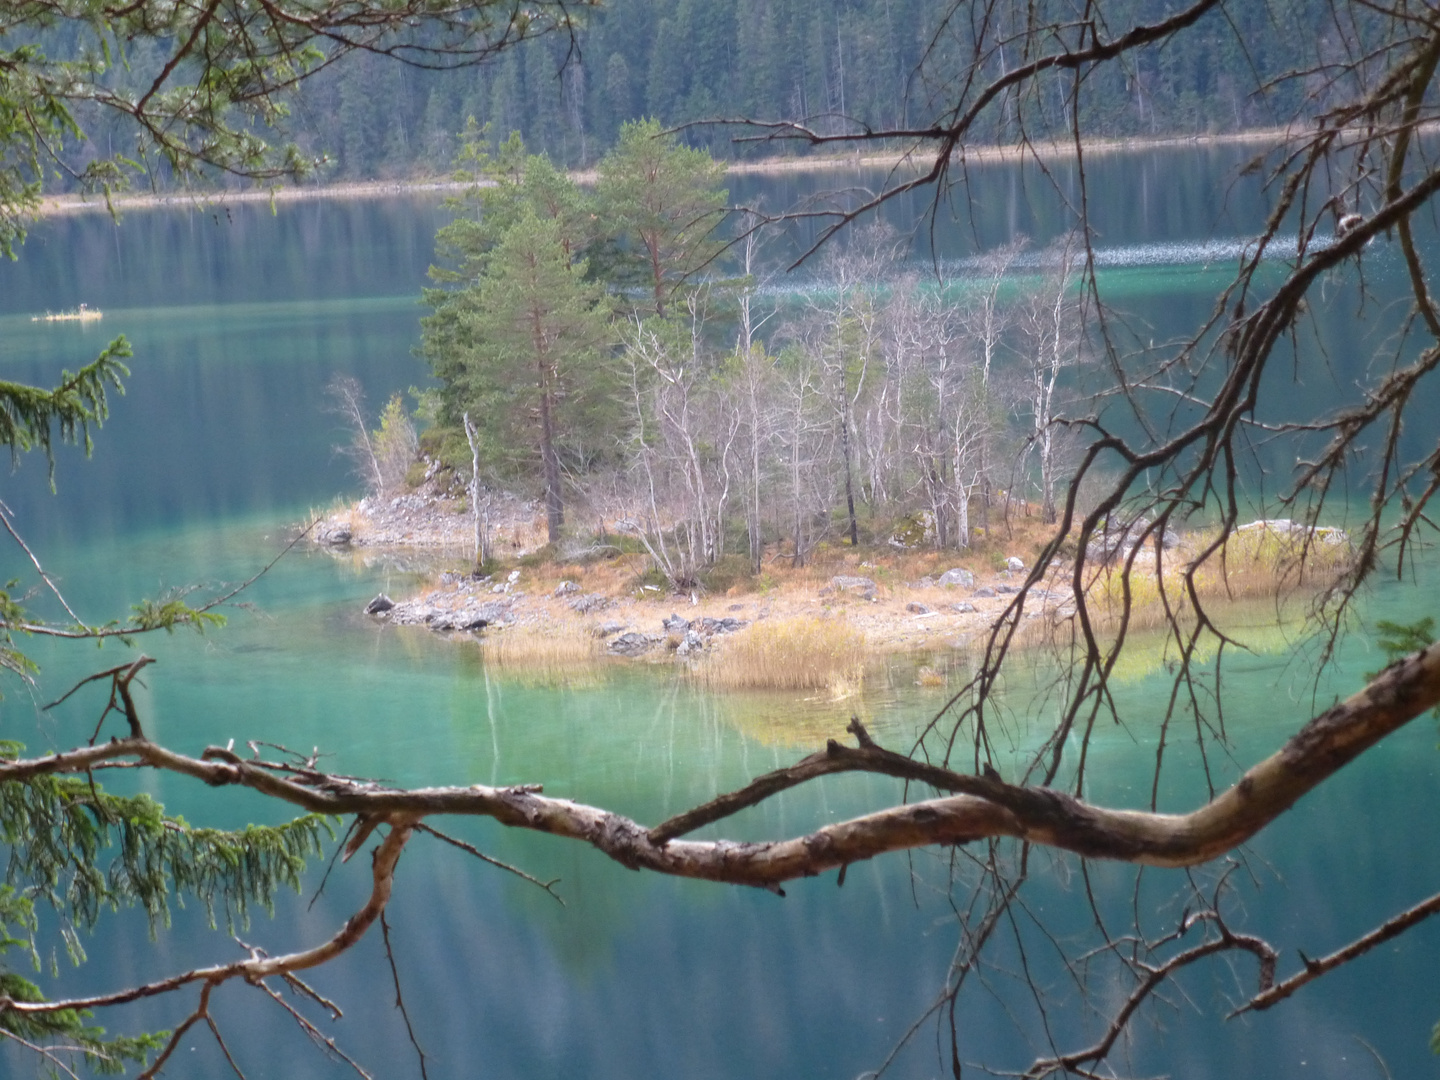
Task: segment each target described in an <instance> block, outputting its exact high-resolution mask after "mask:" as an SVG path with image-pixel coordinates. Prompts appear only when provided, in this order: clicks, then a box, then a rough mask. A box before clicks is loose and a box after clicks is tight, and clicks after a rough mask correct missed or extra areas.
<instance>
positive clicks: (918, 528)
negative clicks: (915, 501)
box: [889, 510, 935, 550]
mask: <svg viewBox="0 0 1440 1080" xmlns="http://www.w3.org/2000/svg"><path fill="white" fill-rule="evenodd" d="M933 543H935V515H934V514H933V513H932V512H931V511H929V510H921V511H920V512H919V513H918V514H911V515H910V516H909V517H905V518H901V519H900V521H899V522H897V523H896V525H895V532H894V533H892V534H891V536H890V540H889V544H890V546H891V547H893V548H900V549H902V550H904V549H906V548H917V547H925V546H928V545H930V544H933Z"/></svg>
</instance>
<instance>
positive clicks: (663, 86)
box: [40, 0, 1349, 180]
mask: <svg viewBox="0 0 1440 1080" xmlns="http://www.w3.org/2000/svg"><path fill="white" fill-rule="evenodd" d="M1173 6H1174V5H1172V4H1170V3H1168V2H1167V0H1129V2H1126V3H1121V4H1117V5H1115V6H1114V9H1113V10H1108V9H1107V14H1109V15H1110V16H1111V18H1112V20H1114V21H1115V22H1116V25H1124V24H1128V23H1130V22H1131V21H1132V20H1136V21H1141V22H1144V21H1153V20H1156V19H1159V18H1163V17H1164V16H1165V15H1167V14H1169V13H1170V8H1172V7H1173ZM1015 7H1016V10H1015V11H1014V12H1011V11H1010V9H1009V8H1008V7H1005V6H1004V5H969V4H935V3H931V2H929V0H608V2H606V3H605V5H604V7H603V9H600V10H595V11H581V12H580V13H579V14H578V15H577V19H578V20H579V21H580V29H578V30H577V32H576V34H575V37H574V39H573V41H572V40H570V39H569V38H568V37H567V36H566V35H563V34H557V35H551V36H547V37H543V38H539V39H536V40H532V41H528V42H525V43H524V44H523V45H521V46H519V47H516V48H513V49H508V50H506V51H504V52H503V53H502V54H501V55H499V56H498V57H496V58H494V59H493V60H492V61H490V62H487V63H485V64H482V65H479V66H477V67H474V68H469V69H466V70H463V71H460V72H453V71H450V72H447V71H431V70H425V69H423V68H417V67H407V66H404V65H401V64H394V63H388V62H386V58H385V57H383V56H380V55H376V54H373V53H367V54H357V55H356V56H355V57H354V58H353V61H352V62H347V63H346V64H343V65H337V66H336V67H334V68H331V69H327V70H325V71H323V72H321V73H320V74H318V75H316V76H314V77H313V78H311V79H309V80H306V81H305V82H304V83H303V84H302V87H301V90H300V93H299V95H298V98H297V99H296V100H295V101H294V102H293V103H292V115H291V117H290V119H289V121H288V128H289V131H290V133H291V134H292V135H293V136H294V138H295V139H296V141H297V142H298V144H299V145H300V147H301V149H302V150H304V151H305V152H306V153H307V154H310V155H314V156H317V157H318V156H320V155H325V157H326V162H325V164H324V165H323V166H322V167H321V168H320V169H319V170H318V174H317V177H318V178H319V179H322V180H325V179H329V180H359V179H368V178H394V177H408V176H423V175H436V174H442V173H445V172H447V171H448V170H449V168H450V165H451V159H452V156H453V154H454V152H455V150H456V148H457V144H458V133H459V132H460V131H461V130H462V129H463V128H464V126H465V121H466V119H467V118H468V117H472V116H473V117H475V118H476V120H478V121H479V122H480V123H481V124H482V125H483V124H485V123H487V122H488V123H490V124H491V125H492V129H493V130H494V131H495V132H496V133H497V134H498V135H500V136H501V137H503V136H504V134H506V133H508V132H510V131H519V132H520V133H521V134H522V135H523V137H524V140H525V144H526V145H527V146H528V147H530V148H531V149H532V150H533V151H538V152H543V153H545V154H547V155H549V156H550V158H551V159H552V160H554V161H555V162H556V163H558V164H561V165H564V166H568V167H573V166H581V165H590V164H593V163H594V162H595V161H597V160H599V158H600V157H601V156H603V154H604V153H605V151H606V150H607V149H608V148H609V147H611V146H612V145H613V144H614V141H615V137H616V133H617V132H618V131H619V129H620V125H621V124H622V123H624V122H625V121H626V120H631V119H636V118H639V117H645V116H649V117H655V118H657V119H659V120H660V121H661V122H662V123H663V124H665V125H667V126H669V125H679V124H684V123H687V122H690V121H696V120H703V119H709V118H715V117H747V118H752V119H778V118H785V119H792V120H805V121H806V122H808V124H809V125H810V126H811V127H813V128H815V129H817V130H820V131H822V132H829V133H838V132H842V131H847V130H849V131H854V130H859V128H860V126H861V125H868V126H870V127H871V128H874V129H889V128H893V127H896V126H903V127H909V128H914V127H922V126H924V125H926V124H928V123H930V122H931V121H934V120H937V119H942V118H943V117H944V115H945V110H946V108H947V107H948V106H950V105H952V104H953V102H954V101H955V100H956V96H955V89H956V85H957V80H958V79H959V78H960V74H959V73H960V72H962V71H966V70H969V65H970V64H971V62H972V61H973V60H975V59H976V58H977V57H978V59H979V61H980V72H981V73H982V74H984V75H985V76H987V77H994V76H997V75H1000V74H1002V73H1003V72H1005V71H1007V70H1010V69H1012V68H1013V67H1015V66H1016V65H1018V64H1021V63H1023V62H1024V60H1025V56H1024V54H1023V53H1022V52H1021V51H1019V50H1018V49H1017V48H1015V47H1013V46H1012V47H1007V46H1006V45H1005V44H1004V43H1005V42H1006V41H1007V39H1008V35H1007V34H1005V33H1003V32H998V33H997V28H996V26H995V25H994V19H995V17H996V14H997V12H998V15H999V17H1000V21H1001V22H1003V21H1004V19H1005V18H1014V19H1016V20H1019V19H1023V18H1024V9H1023V5H1016V6H1015ZM1327 10H1328V8H1327V5H1326V4H1324V3H1323V2H1322V0H1273V2H1270V3H1253V4H1239V5H1231V6H1228V7H1226V8H1225V9H1224V10H1217V11H1215V12H1212V13H1210V14H1208V15H1206V16H1205V17H1204V19H1203V20H1202V21H1201V22H1200V24H1199V25H1198V26H1197V27H1196V28H1195V30H1194V31H1192V32H1191V33H1190V34H1189V35H1188V36H1186V37H1185V38H1184V44H1183V47H1169V48H1166V47H1159V48H1151V49H1147V50H1140V51H1137V52H1136V53H1134V54H1131V55H1129V56H1127V57H1126V59H1125V61H1124V62H1122V63H1119V64H1108V65H1103V66H1102V67H1100V68H1096V69H1094V70H1086V71H1085V72H1083V73H1081V74H1082V76H1083V78H1082V80H1081V83H1080V87H1081V89H1080V94H1079V97H1078V101H1077V102H1075V103H1074V105H1075V108H1076V109H1078V119H1079V121H1080V124H1081V126H1082V127H1083V128H1084V129H1086V130H1087V131H1088V132H1089V134H1091V135H1092V136H1097V135H1100V136H1103V135H1160V134H1197V133H1205V132H1217V131H1232V130H1235V129H1237V128H1243V127H1254V126H1264V125H1267V124H1270V123H1274V122H1277V121H1278V119H1279V118H1280V117H1291V116H1294V115H1295V114H1296V112H1297V110H1298V111H1300V112H1302V113H1303V112H1305V111H1317V112H1318V111H1320V110H1322V109H1323V108H1324V107H1325V106H1326V103H1327V100H1328V97H1329V95H1330V94H1332V93H1334V92H1335V91H1336V90H1337V89H1346V90H1348V89H1349V88H1348V87H1347V88H1337V87H1334V86H1331V85H1330V84H1328V83H1327V82H1326V80H1325V79H1324V77H1323V75H1318V74H1317V76H1316V77H1314V78H1312V79H1302V80H1294V79H1291V80H1284V81H1282V82H1280V83H1279V84H1277V85H1276V86H1275V87H1274V88H1273V89H1271V90H1267V91H1266V92H1264V93H1263V94H1262V93H1260V92H1258V91H1257V90H1256V89H1255V87H1256V85H1257V82H1258V81H1261V80H1263V79H1273V78H1275V77H1276V76H1277V75H1279V74H1280V73H1282V72H1290V71H1297V70H1300V69H1302V68H1304V67H1306V66H1307V61H1305V60H1304V59H1303V57H1304V56H1305V55H1306V49H1307V48H1309V47H1310V46H1311V45H1313V43H1314V42H1315V40H1316V38H1317V35H1318V36H1319V39H1320V43H1321V51H1322V53H1323V51H1324V48H1325V41H1326V40H1327V34H1328V33H1330V31H1328V30H1327V27H1333V22H1332V21H1331V16H1328V15H1327V14H1326V11H1327ZM987 11H988V15H985V16H984V17H982V13H983V12H987ZM987 18H988V19H989V20H990V21H989V23H988V24H987V22H986V19H987ZM1002 29H1003V28H1002ZM1335 36H1336V38H1337V40H1338V38H1339V35H1338V33H1337V34H1335ZM982 38H983V40H984V41H985V44H984V45H983V46H982V47H980V48H978V50H977V46H976V41H977V40H981V39H982ZM40 40H41V42H42V46H43V47H44V48H45V49H46V50H47V52H49V53H51V54H52V55H55V56H61V55H65V54H67V53H69V52H73V51H74V50H76V49H77V48H80V47H81V46H82V45H83V43H79V42H76V41H73V40H61V39H60V38H59V37H58V36H54V35H46V34H43V33H42V34H41V36H40ZM157 48H158V47H156V48H150V49H148V50H147V49H146V48H143V47H142V48H137V49H136V50H135V51H134V52H132V53H131V54H130V55H129V56H127V57H126V58H125V59H126V64H125V65H115V67H114V68H113V71H114V77H115V79H116V82H117V84H119V85H121V86H124V85H127V84H130V83H133V84H134V85H135V86H136V87H142V86H144V85H147V84H148V80H149V79H150V78H152V77H153V74H154V70H155V68H156V64H155V60H156V58H158V57H160V56H161V55H162V54H161V53H160V52H159V51H157ZM1287 50H1289V51H1290V52H1293V55H1291V54H1290V52H1287ZM152 54H153V55H152ZM1309 55H1310V56H1311V57H1312V58H1313V52H1311V53H1309ZM1308 63H1312V64H1313V59H1312V60H1311V61H1309V62H1308ZM1075 85H1076V84H1075V78H1074V73H1071V72H1056V73H1052V74H1051V75H1050V76H1047V77H1044V78H1041V79H1038V80H1036V81H1033V82H1030V83H1028V84H1027V85H1026V89H1025V90H1024V91H1023V93H1022V94H1020V95H1019V96H1017V97H1015V98H1014V99H1013V100H1010V101H1007V102H1005V103H1004V104H1003V107H1002V108H1000V109H997V110H994V111H993V112H991V113H990V114H989V116H988V117H987V119H986V120H984V121H982V122H981V123H980V124H977V125H976V126H975V127H974V128H973V137H974V138H973V139H972V141H982V140H1002V139H1011V138H1014V137H1015V136H1016V135H1017V134H1018V133H1019V132H1020V131H1021V130H1022V128H1023V130H1024V131H1025V132H1027V133H1028V134H1030V135H1031V136H1034V137H1042V136H1046V135H1050V134H1054V133H1056V132H1057V131H1059V130H1061V129H1063V127H1064V126H1066V123H1067V120H1068V119H1069V118H1070V110H1071V107H1072V101H1071V97H1072V91H1073V90H1074V88H1075ZM1306 95H1309V96H1310V97H1311V99H1312V100H1311V101H1309V102H1306V101H1304V100H1302V98H1303V97H1304V96H1306ZM1282 98H1283V100H1282ZM113 123H114V122H113V121H107V120H106V119H104V118H102V117H96V118H95V119H94V121H93V122H92V123H90V124H89V125H88V128H89V130H90V132H91V138H92V140H93V141H92V144H91V145H90V146H89V147H88V148H82V149H80V150H79V151H78V154H79V156H80V157H81V158H82V159H83V158H84V157H86V156H90V157H93V156H95V155H97V154H98V155H104V154H107V153H112V152H114V151H118V150H123V149H124V148H125V146H126V145H127V144H128V143H129V142H130V141H131V138H130V136H128V135H127V134H125V133H123V132H122V131H121V130H120V129H119V128H117V127H112V126H109V125H110V124H113ZM736 134H737V132H736V130H735V129H732V128H725V127H704V128H699V129H694V130H691V131H690V132H689V133H688V134H687V139H688V140H689V141H690V142H691V143H692V144H694V145H697V146H699V147H702V148H704V149H706V150H708V151H709V152H710V153H712V154H713V155H715V156H716V157H720V158H732V157H737V156H756V155H762V154H765V155H770V154H775V153H804V152H806V150H805V148H803V147H802V146H801V145H800V144H798V143H794V142H787V143H784V144H782V145H779V146H777V145H774V144H769V145H766V144H759V145H757V144H754V143H749V144H741V145H737V144H735V143H734V142H733V141H732V139H733V137H734V136H735V135H736Z"/></svg>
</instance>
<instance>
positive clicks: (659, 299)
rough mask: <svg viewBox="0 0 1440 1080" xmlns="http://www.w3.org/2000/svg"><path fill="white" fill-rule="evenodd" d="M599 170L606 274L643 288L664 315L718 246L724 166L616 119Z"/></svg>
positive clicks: (649, 124) (643, 125)
mask: <svg viewBox="0 0 1440 1080" xmlns="http://www.w3.org/2000/svg"><path fill="white" fill-rule="evenodd" d="M599 172H600V180H599V183H598V184H597V185H596V201H597V203H598V207H599V209H598V214H599V217H600V219H601V220H602V221H603V222H604V223H605V226H606V228H607V229H608V230H610V231H611V234H612V236H613V241H612V242H610V243H609V244H607V245H605V246H604V247H603V249H602V253H601V258H602V259H603V268H604V277H605V279H606V280H607V281H610V282H611V283H613V284H617V285H621V286H629V287H637V288H641V289H643V290H644V293H645V295H646V298H647V303H646V305H645V306H646V307H653V309H654V311H655V313H656V314H657V315H662V316H663V315H664V314H665V313H666V310H667V308H668V306H669V305H670V302H671V300H672V299H673V298H674V296H675V293H676V292H677V290H680V289H682V288H685V287H686V286H687V285H689V284H693V283H694V282H695V279H696V277H697V276H698V275H699V274H700V273H702V272H703V271H705V270H707V269H709V268H711V267H713V264H714V262H715V259H716V258H717V257H718V256H719V254H720V251H721V248H722V245H721V242H720V241H719V239H718V238H717V236H716V228H717V227H718V226H719V224H720V222H721V219H722V218H723V216H724V213H725V199H726V192H725V190H724V189H723V188H722V187H720V182H721V179H722V178H723V176H724V173H725V169H724V166H723V165H721V164H720V163H719V162H717V161H715V160H714V159H713V158H712V157H710V155H709V154H707V153H705V152H704V151H701V150H693V149H690V148H689V147H686V146H683V145H681V144H680V142H679V141H678V140H677V139H676V138H675V136H674V135H671V134H667V133H665V132H664V131H662V129H661V127H660V123H659V122H658V121H656V120H642V121H639V122H637V123H633V124H625V125H623V126H622V127H621V129H620V139H619V142H618V143H617V145H616V147H615V149H614V150H612V151H611V152H610V153H609V154H607V155H605V157H604V158H603V159H602V160H601V162H600V167H599Z"/></svg>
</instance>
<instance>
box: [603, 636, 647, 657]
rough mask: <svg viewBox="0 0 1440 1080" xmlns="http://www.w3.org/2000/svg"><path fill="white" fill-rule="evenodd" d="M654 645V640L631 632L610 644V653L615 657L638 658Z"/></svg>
mask: <svg viewBox="0 0 1440 1080" xmlns="http://www.w3.org/2000/svg"><path fill="white" fill-rule="evenodd" d="M656 644H657V641H656V639H655V638H652V637H650V636H649V635H647V634H640V633H637V632H636V631H634V630H632V631H630V632H629V633H628V634H621V635H620V636H619V637H617V638H616V639H615V640H614V641H612V642H610V651H611V652H612V653H614V654H615V655H616V656H639V655H640V654H641V653H645V652H649V651H650V649H652V648H653V647H654V646H655V645H656Z"/></svg>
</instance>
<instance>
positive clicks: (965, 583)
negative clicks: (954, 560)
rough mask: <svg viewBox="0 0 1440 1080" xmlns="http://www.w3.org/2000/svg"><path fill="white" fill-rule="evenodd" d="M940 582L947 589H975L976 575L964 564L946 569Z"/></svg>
mask: <svg viewBox="0 0 1440 1080" xmlns="http://www.w3.org/2000/svg"><path fill="white" fill-rule="evenodd" d="M940 584H941V585H943V586H944V587H945V588H947V589H954V588H961V589H973V588H974V587H975V575H974V574H972V573H971V572H970V571H969V570H966V569H965V568H964V567H963V566H957V567H954V568H953V569H951V570H946V571H945V572H944V573H943V574H941V575H940Z"/></svg>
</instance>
